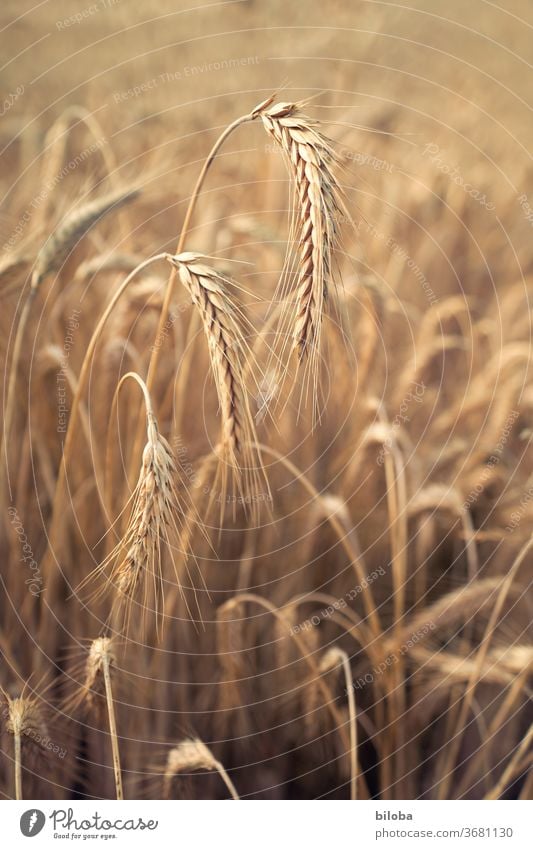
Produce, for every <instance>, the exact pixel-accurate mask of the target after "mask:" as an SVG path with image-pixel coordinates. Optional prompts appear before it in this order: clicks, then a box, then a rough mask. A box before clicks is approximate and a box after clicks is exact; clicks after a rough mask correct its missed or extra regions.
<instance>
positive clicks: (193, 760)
mask: <svg viewBox="0 0 533 849" xmlns="http://www.w3.org/2000/svg"><path fill="white" fill-rule="evenodd" d="M200 769H205V770H209V771H211V770H216V771H217V772H218V773H219V775H220V777H221V778H222V780H223V781H224V784H225V785H226V787H227V788H228V790H229V792H230V793H231V796H232V798H233V799H235V800H238V799H239V795H238V793H237V791H236V789H235V786H234V784H233V782H232V780H231V779H230V777H229V775H228V773H227V772H226V770H225V769H224V767H223V766H222V764H221V763H220V761H218V760H217V759H216V758H215V757H214V756H213V755H212V754H211V752H210V751H209V749H208V748H207V746H206V745H205V743H203V742H202V741H201V740H199V739H198V738H195V739H191V740H183V741H182V742H181V743H179V744H178V745H177V746H176V747H175V748H174V749H171V750H170V752H169V753H168V757H167V763H166V768H165V773H164V777H163V797H164V798H165V799H172V782H173V780H174V778H175V777H176V775H179V774H180V773H183V772H195V771H196V770H200Z"/></svg>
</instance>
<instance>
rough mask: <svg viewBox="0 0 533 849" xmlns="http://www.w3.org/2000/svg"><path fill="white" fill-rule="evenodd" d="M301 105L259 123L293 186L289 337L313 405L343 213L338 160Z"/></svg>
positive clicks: (269, 113) (279, 107) (279, 108)
mask: <svg viewBox="0 0 533 849" xmlns="http://www.w3.org/2000/svg"><path fill="white" fill-rule="evenodd" d="M302 105H303V104H301V103H282V102H280V103H274V104H273V105H271V106H269V107H268V108H266V109H264V110H263V111H262V112H261V113H260V117H261V120H262V122H263V126H264V127H265V129H266V131H267V132H268V133H269V135H270V136H272V137H273V138H274V139H275V141H276V142H277V143H278V145H279V146H280V147H281V150H282V152H283V153H284V155H285V159H286V162H287V167H288V169H289V172H290V173H291V175H292V177H293V180H294V186H295V195H296V202H295V204H294V209H293V225H292V231H293V233H292V234H291V235H292V237H293V238H294V241H295V243H297V244H298V249H299V263H298V268H297V271H296V273H295V277H296V284H295V286H294V290H295V300H296V316H295V319H294V324H293V331H292V337H293V344H294V348H295V349H296V351H297V354H298V358H299V360H300V361H303V360H304V359H307V360H308V363H309V378H310V381H311V384H312V389H313V390H314V391H315V395H314V397H315V399H316V389H317V381H318V367H319V357H320V341H321V331H322V324H323V318H324V311H325V308H326V303H327V298H328V295H329V294H330V291H331V287H332V282H333V281H332V261H333V251H334V248H335V245H336V242H337V239H338V234H339V228H340V223H341V221H342V220H343V218H344V217H346V212H345V209H344V205H343V202H342V198H341V192H340V186H339V183H338V181H337V178H336V176H335V165H336V163H337V162H338V157H337V155H336V153H335V151H334V149H333V147H332V144H331V142H330V141H329V140H328V139H327V138H326V137H325V136H324V135H323V134H322V133H320V132H319V131H318V129H317V122H316V121H313V120H312V119H311V118H308V117H307V116H305V115H302V114H300V108H301V106H302ZM291 276H292V275H291ZM290 282H291V281H290V280H289V281H288V283H289V284H290ZM286 285H287V284H286V283H285V284H284V285H283V287H282V292H281V294H282V295H284V294H285V292H284V289H285V286H286Z"/></svg>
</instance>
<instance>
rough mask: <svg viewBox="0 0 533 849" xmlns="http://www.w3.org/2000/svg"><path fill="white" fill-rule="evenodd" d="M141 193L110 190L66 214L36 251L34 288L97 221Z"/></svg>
mask: <svg viewBox="0 0 533 849" xmlns="http://www.w3.org/2000/svg"><path fill="white" fill-rule="evenodd" d="M139 194H140V191H139V189H122V190H121V191H118V192H117V191H115V192H111V193H109V194H107V195H104V197H101V198H97V199H96V200H92V201H89V202H88V203H86V204H84V205H83V206H81V207H80V208H78V209H75V210H74V211H73V212H71V213H70V214H69V215H67V216H66V217H65V218H64V220H63V221H62V222H61V224H60V225H59V227H58V229H57V230H56V232H55V233H54V234H53V235H52V236H51V237H50V238H49V239H47V240H46V242H45V244H44V245H43V247H42V248H41V250H40V251H39V254H38V255H37V260H36V262H35V267H34V270H33V277H32V288H38V286H39V285H40V284H41V282H42V281H43V280H44V278H45V277H46V276H47V275H48V274H51V273H52V272H53V271H58V270H59V269H60V268H61V266H62V265H63V263H64V262H65V261H66V259H67V258H68V256H69V254H70V252H71V251H72V249H73V248H74V247H75V246H76V245H77V243H78V242H79V241H80V239H81V238H82V237H83V236H84V235H85V234H86V233H87V231H88V230H89V229H90V228H91V227H92V226H93V225H94V224H96V222H97V221H99V220H100V219H102V218H104V216H106V215H107V214H108V213H109V212H111V211H112V210H113V211H114V210H117V209H120V207H121V206H125V205H126V204H127V203H130V202H131V201H133V200H135V199H136V198H137V197H138V196H139Z"/></svg>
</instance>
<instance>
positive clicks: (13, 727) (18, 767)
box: [2, 690, 47, 799]
mask: <svg viewBox="0 0 533 849" xmlns="http://www.w3.org/2000/svg"><path fill="white" fill-rule="evenodd" d="M2 696H3V699H4V701H5V703H6V707H7V722H6V730H7V731H8V733H9V734H12V735H13V743H14V755H15V799H22V798H23V795H22V739H23V736H24V737H25V738H26V737H27V738H28V739H29V740H33V741H35V740H41V739H43V738H44V737H45V736H46V734H47V731H46V724H45V722H44V719H43V716H42V712H41V709H40V707H39V704H38V702H37V700H36V699H33V698H30V697H27V696H24V695H22V696H19V697H18V698H15V699H12V698H11V697H10V696H9V695H8V694H7V693H5V692H4V691H3V690H2ZM35 745H38V744H37V743H36V744H35Z"/></svg>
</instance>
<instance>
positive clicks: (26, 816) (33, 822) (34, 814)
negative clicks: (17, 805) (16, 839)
mask: <svg viewBox="0 0 533 849" xmlns="http://www.w3.org/2000/svg"><path fill="white" fill-rule="evenodd" d="M45 822H46V817H45V815H44V814H43V812H42V811H39V810H37V808H31V809H30V810H29V811H24V813H23V814H22V816H21V818H20V830H21V832H22V833H23V835H24V837H35V835H36V834H39V832H40V831H42V830H43V826H44V824H45Z"/></svg>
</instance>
